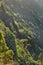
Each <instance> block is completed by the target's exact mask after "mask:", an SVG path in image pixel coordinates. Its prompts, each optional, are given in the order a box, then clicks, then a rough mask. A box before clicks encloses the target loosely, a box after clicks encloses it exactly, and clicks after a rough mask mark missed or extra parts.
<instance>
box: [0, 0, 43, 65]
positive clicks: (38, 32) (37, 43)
mask: <svg viewBox="0 0 43 65" xmlns="http://www.w3.org/2000/svg"><path fill="white" fill-rule="evenodd" d="M7 1H8V2H7ZM25 1H26V0H22V1H19V0H18V1H16V0H11V1H10V0H6V2H5V4H3V3H1V6H0V30H2V31H3V32H4V34H5V39H6V42H7V45H8V46H9V48H10V49H12V50H13V51H14V59H15V60H17V61H18V62H19V65H31V64H33V65H34V64H36V65H37V64H38V62H37V60H38V55H39V54H40V53H41V52H42V51H43V46H42V45H43V43H42V38H43V35H42V34H43V33H42V32H43V26H42V25H43V22H42V18H41V16H40V14H41V10H40V9H39V10H38V8H40V7H39V6H38V5H37V6H36V2H34V1H31V0H30V1H29V2H28V0H27V2H25ZM24 2H25V4H24ZM33 2H34V4H33ZM29 3H30V5H29ZM7 4H8V5H7ZM35 7H37V8H35Z"/></svg>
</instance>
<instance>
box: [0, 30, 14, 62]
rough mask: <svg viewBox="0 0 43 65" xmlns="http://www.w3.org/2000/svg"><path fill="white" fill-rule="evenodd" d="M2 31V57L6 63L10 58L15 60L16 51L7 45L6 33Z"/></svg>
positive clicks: (0, 38)
mask: <svg viewBox="0 0 43 65" xmlns="http://www.w3.org/2000/svg"><path fill="white" fill-rule="evenodd" d="M2 33H3V32H2V31H0V57H1V58H2V60H3V61H4V63H7V62H8V61H9V60H13V55H14V53H13V51H12V50H9V48H8V47H7V45H6V42H5V38H4V35H3V34H2ZM1 58H0V61H1Z"/></svg>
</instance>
